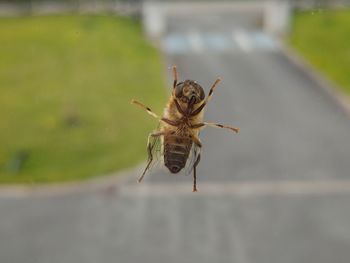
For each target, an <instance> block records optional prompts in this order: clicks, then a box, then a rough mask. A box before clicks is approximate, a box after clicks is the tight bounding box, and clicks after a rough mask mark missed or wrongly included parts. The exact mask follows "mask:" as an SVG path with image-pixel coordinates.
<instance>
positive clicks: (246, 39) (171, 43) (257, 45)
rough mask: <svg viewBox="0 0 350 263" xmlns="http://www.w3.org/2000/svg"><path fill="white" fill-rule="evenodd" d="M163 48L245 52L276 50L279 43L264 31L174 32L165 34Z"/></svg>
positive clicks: (168, 50)
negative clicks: (227, 32) (229, 32)
mask: <svg viewBox="0 0 350 263" xmlns="http://www.w3.org/2000/svg"><path fill="white" fill-rule="evenodd" d="M162 44H163V50H164V51H165V52H166V53H168V54H189V53H197V54H200V53H203V52H218V53H220V52H245V53H250V52H254V51H269V52H271V51H275V50H278V45H277V42H276V40H275V39H273V38H272V37H271V36H269V35H267V34H266V33H264V32H262V31H255V32H248V31H244V30H234V31H233V32H232V33H231V34H226V33H225V32H221V33H199V32H196V31H194V30H193V31H190V33H187V34H181V33H172V34H169V35H167V36H165V38H164V40H163V43H162Z"/></svg>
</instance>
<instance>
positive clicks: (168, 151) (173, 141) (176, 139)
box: [164, 135, 192, 173]
mask: <svg viewBox="0 0 350 263" xmlns="http://www.w3.org/2000/svg"><path fill="white" fill-rule="evenodd" d="M191 147H192V140H191V139H190V138H188V137H180V136H177V135H167V136H164V164H165V166H166V167H168V169H169V171H170V172H172V173H178V172H180V170H181V169H182V168H184V167H185V165H186V161H187V158H188V156H189V154H190V150H191Z"/></svg>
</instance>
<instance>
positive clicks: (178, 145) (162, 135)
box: [132, 66, 239, 192]
mask: <svg viewBox="0 0 350 263" xmlns="http://www.w3.org/2000/svg"><path fill="white" fill-rule="evenodd" d="M173 75H174V83H173V90H172V95H171V96H170V98H169V101H168V103H167V106H166V107H165V109H164V114H163V117H159V116H158V115H157V114H155V113H154V112H153V111H152V110H151V109H150V108H148V107H146V106H145V105H143V104H142V103H140V102H138V101H135V100H132V103H133V104H136V105H138V106H140V107H142V108H143V109H145V110H146V111H147V112H148V113H149V114H150V115H152V116H153V117H155V118H157V119H158V120H159V121H160V126H159V129H158V130H157V131H155V132H153V133H151V134H150V135H149V137H148V143H147V152H148V163H147V166H146V168H145V170H144V171H143V173H142V175H141V177H140V178H139V179H138V181H139V182H141V180H142V179H143V177H144V175H145V173H146V172H147V170H149V168H150V167H151V165H152V163H153V162H154V161H155V160H156V159H157V158H158V155H160V156H161V157H163V159H164V165H165V166H166V167H167V168H168V169H169V171H170V172H171V173H178V172H180V171H181V170H182V169H183V168H184V167H186V166H187V167H188V170H189V171H192V170H193V191H194V192H196V191H197V187H196V168H197V165H198V163H199V161H200V156H201V155H200V149H201V147H202V143H201V142H200V139H199V132H200V130H201V129H202V128H204V127H206V126H211V127H219V128H226V129H230V130H231V131H234V132H238V130H239V129H238V128H234V127H230V126H225V125H222V124H218V123H211V122H203V114H204V111H203V109H204V107H205V106H206V105H207V103H208V102H209V100H210V99H211V96H212V93H213V91H214V89H215V87H216V86H217V84H218V83H219V82H220V79H219V78H218V79H217V80H216V81H215V82H214V84H213V85H212V87H211V89H210V91H209V94H208V96H207V97H205V93H204V90H203V88H202V87H201V86H200V85H199V84H198V83H197V82H195V81H193V80H185V81H183V82H180V83H177V71H176V67H175V66H173Z"/></svg>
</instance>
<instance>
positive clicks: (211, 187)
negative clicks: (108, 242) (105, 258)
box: [118, 180, 350, 197]
mask: <svg viewBox="0 0 350 263" xmlns="http://www.w3.org/2000/svg"><path fill="white" fill-rule="evenodd" d="M197 188H198V192H197V193H192V181H191V180H189V182H186V183H143V184H132V185H124V186H123V187H121V188H120V189H119V190H118V192H119V193H121V195H123V196H137V195H142V196H166V195H194V196H197V195H205V196H227V195H228V196H237V197H256V196H270V195H279V196H299V195H326V194H350V180H325V181H311V180H308V181H302V180H300V181H280V182H278V181H277V182H262V181H261V182H260V181H255V182H225V183H218V182H202V183H201V182H198V185H197Z"/></svg>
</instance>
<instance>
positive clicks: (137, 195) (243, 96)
mask: <svg viewBox="0 0 350 263" xmlns="http://www.w3.org/2000/svg"><path fill="white" fill-rule="evenodd" d="M174 23H175V24H172V28H173V31H170V32H169V34H171V33H174V32H175V31H176V32H175V33H176V34H183V35H186V34H187V33H188V32H187V31H186V30H187V27H185V26H181V23H179V25H178V26H177V24H176V21H175V22H174ZM219 24H220V23H219ZM193 25H194V29H193V28H192V29H191V30H192V31H191V34H192V33H193V31H195V35H196V34H197V37H196V39H197V40H196V41H194V42H193V41H192V42H191V41H189V43H191V44H190V45H189V47H186V48H181V49H175V51H174V52H171V51H169V50H168V49H166V48H167V46H164V50H166V52H168V53H167V54H166V59H167V61H166V64H167V65H169V66H170V65H172V64H173V63H175V64H176V65H177V66H178V70H179V75H180V78H191V79H195V80H198V81H199V83H201V84H202V85H203V86H204V87H205V88H206V90H208V89H209V87H210V84H211V83H212V82H213V81H214V80H215V78H216V77H217V76H221V77H222V78H223V81H222V83H221V84H220V86H219V87H218V88H217V90H216V91H215V94H214V97H213V99H212V101H210V104H209V105H208V109H207V114H206V120H210V121H217V122H222V123H227V124H232V125H234V126H237V127H240V128H241V132H240V133H239V134H232V133H230V132H228V131H226V130H221V129H214V128H208V129H206V130H204V131H203V132H202V134H201V139H202V142H203V145H204V146H203V152H202V156H203V158H202V161H201V163H200V164H199V171H198V188H199V192H198V193H192V192H191V189H192V178H191V177H188V176H170V175H169V174H167V173H163V172H158V173H155V174H153V175H152V176H147V177H146V178H145V180H144V182H143V183H142V184H136V183H135V180H136V177H137V176H138V175H137V174H135V175H132V176H131V177H130V178H131V179H132V180H126V181H125V182H124V183H122V184H116V185H117V186H116V187H115V188H110V187H108V186H106V187H95V188H94V187H93V188H87V189H85V190H84V189H82V190H79V191H78V192H74V191H68V192H66V193H56V194H50V193H44V194H35V193H34V194H29V195H27V194H18V193H14V194H11V193H7V194H4V193H2V194H1V193H0V262H1V263H19V262H21V263H22V262H25V263H47V262H50V263H56V262H57V263H64V262H67V263H68V262H77V263H79V262H84V263H90V262H91V263H96V262H100V263H102V262H132V263H135V262H143V263H148V262H152V263H155V262H169V263H170V262H192V263H195V262H201V263H206V262H208V263H209V262H211V263H212V262H223V263H226V262H234V263H282V262H283V263H295V262H298V263H304V262H305V263H313V262H315V263H329V262H337V263H348V262H349V259H350V250H349V248H350V180H349V179H350V178H349V176H350V159H349V157H350V121H349V117H348V116H347V115H346V114H345V113H344V112H343V111H342V109H341V108H340V107H339V106H338V105H337V104H336V103H335V101H334V100H333V99H332V98H330V97H329V96H328V95H327V94H326V93H325V92H324V91H323V90H322V89H321V88H320V87H318V84H317V83H316V82H314V81H313V80H311V79H310V78H309V77H308V76H307V75H305V74H304V73H303V72H302V71H301V70H300V69H298V68H297V67H296V66H294V65H293V64H291V63H290V62H289V61H288V60H287V59H286V57H285V56H284V55H283V54H282V53H281V52H280V51H279V50H278V48H276V49H274V50H272V49H271V48H268V49H265V48H257V46H259V45H260V44H259V43H258V44H256V45H255V44H251V45H250V46H249V45H248V47H249V48H248V49H247V48H245V47H247V41H245V42H244V41H243V42H241V44H237V43H236V44H237V45H235V44H232V45H229V46H227V45H226V44H225V45H215V48H212V47H209V48H208V45H207V42H206V41H204V40H202V37H201V36H202V33H212V32H203V31H202V29H201V28H200V27H195V23H193ZM215 33H222V34H223V35H225V36H226V35H229V34H230V33H229V32H220V30H218V32H215ZM247 34H248V35H249V34H250V33H249V32H248V33H247ZM198 35H199V38H198ZM198 39H200V40H198ZM245 39H247V37H246V38H245ZM231 40H232V42H233V43H235V42H234V38H231ZM220 41H221V42H222V40H220ZM220 41H219V42H220ZM249 41H250V40H249ZM221 42H220V43H221ZM238 42H239V41H238ZM258 42H259V41H258ZM198 43H199V44H198ZM208 43H212V42H210V41H209V42H208ZM175 46H176V45H175ZM209 46H210V45H209ZM198 47H199V48H198ZM171 50H174V49H171ZM169 83H170V81H169ZM150 106H151V105H150ZM145 117H147V116H145ZM150 121H152V120H150ZM145 139H146V138H145ZM134 179H135V180H134Z"/></svg>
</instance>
